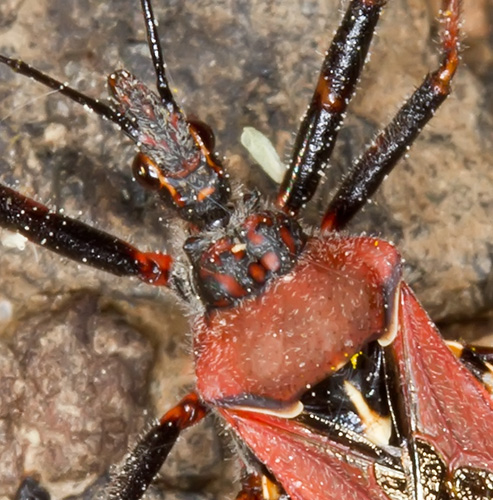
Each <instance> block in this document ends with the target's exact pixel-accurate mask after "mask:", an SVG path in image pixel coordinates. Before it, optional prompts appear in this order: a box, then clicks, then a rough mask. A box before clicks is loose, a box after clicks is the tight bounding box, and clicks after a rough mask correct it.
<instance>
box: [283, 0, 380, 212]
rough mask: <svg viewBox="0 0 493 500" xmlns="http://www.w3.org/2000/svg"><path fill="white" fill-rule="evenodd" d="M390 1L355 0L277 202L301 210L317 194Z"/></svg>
mask: <svg viewBox="0 0 493 500" xmlns="http://www.w3.org/2000/svg"><path fill="white" fill-rule="evenodd" d="M384 4H385V1H384V0H353V1H351V3H350V4H349V7H348V10H347V12H346V14H345V16H344V19H343V21H342V23H341V25H340V26H339V29H338V30H337V33H336V35H335V37H334V40H333V41H332V43H331V45H330V48H329V50H328V51H327V54H326V56H325V60H324V62H323V65H322V70H321V72H320V76H319V79H318V83H317V87H316V89H315V93H314V95H313V98H312V101H311V103H310V106H309V107H308V110H307V112H306V115H305V117H304V119H303V121H302V123H301V126H300V129H299V131H298V135H297V137H296V141H295V145H294V150H293V156H292V159H291V163H290V165H289V169H288V171H287V172H286V175H285V176H284V180H283V182H282V184H281V188H280V190H279V194H278V196H277V202H276V203H277V206H278V207H279V208H282V209H283V210H284V211H285V212H287V213H291V214H295V213H296V212H298V210H299V209H300V208H301V207H302V206H303V205H304V204H305V203H307V202H308V201H310V199H311V198H312V196H313V195H314V194H315V190H316V189H317V186H318V183H319V181H320V177H321V174H322V172H323V170H324V169H325V167H326V164H327V161H328V160H329V157H330V155H331V153H332V150H333V149H334V144H335V140H336V137H337V133H338V131H339V128H340V126H341V124H342V121H343V119H344V113H345V111H346V108H347V105H348V103H349V101H350V100H351V97H352V96H353V94H354V90H355V88H356V84H357V83H358V78H359V75H360V73H361V70H362V69H363V65H364V63H365V59H366V56H367V54H368V48H369V46H370V42H371V40H372V38H373V32H374V30H375V25H376V24H377V21H378V19H379V16H380V12H381V10H382V7H383V5H384Z"/></svg>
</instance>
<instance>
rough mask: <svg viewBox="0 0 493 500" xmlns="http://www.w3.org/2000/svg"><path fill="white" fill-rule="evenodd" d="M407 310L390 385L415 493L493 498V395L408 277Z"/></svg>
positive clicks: (395, 348)
mask: <svg viewBox="0 0 493 500" xmlns="http://www.w3.org/2000/svg"><path fill="white" fill-rule="evenodd" d="M399 315H400V317H399V326H400V328H399V332H398V336H397V338H396V340H395V341H394V342H393V343H392V345H391V346H390V350H391V352H392V354H391V355H392V357H393V361H392V362H391V364H392V363H393V362H395V366H396V372H397V373H396V376H395V378H394V380H393V386H391V388H390V390H391V391H392V390H394V391H395V394H398V395H397V399H399V398H400V410H401V411H399V412H397V413H396V415H397V419H398V420H399V419H401V421H400V422H399V426H401V427H402V430H403V434H404V435H405V436H407V437H408V441H407V446H408V450H409V455H410V458H411V464H412V466H411V468H412V471H411V474H412V476H413V477H414V485H413V489H414V491H415V495H416V496H415V498H418V499H420V498H427V499H428V498H429V499H435V498H442V495H443V494H447V493H448V492H449V490H450V493H452V494H453V496H452V497H453V498H461V499H467V500H473V499H474V500H479V499H490V498H493V472H491V471H493V401H492V399H491V396H490V394H489V393H488V391H487V390H486V388H485V387H484V386H483V385H482V384H480V383H479V382H478V381H477V380H476V379H475V378H474V377H473V375H472V374H471V373H470V372H469V371H468V370H467V369H466V367H465V366H464V365H462V364H461V363H460V361H458V360H457V358H456V357H455V356H454V355H453V354H452V352H451V351H450V350H449V349H448V348H447V347H446V345H445V344H444V342H443V340H442V338H441V336H440V334H439V332H438V331H437V329H436V327H435V326H434V325H433V323H432V322H431V321H430V319H429V317H428V316H427V314H426V312H425V311H424V310H423V308H422V307H421V306H420V304H419V302H418V301H417V299H416V297H415V296H414V294H413V292H412V291H411V290H410V289H409V287H408V286H407V285H405V284H403V285H402V292H401V298H400V312H399ZM395 394H394V395H395ZM391 397H392V395H391ZM430 492H431V493H430ZM433 492H435V494H433Z"/></svg>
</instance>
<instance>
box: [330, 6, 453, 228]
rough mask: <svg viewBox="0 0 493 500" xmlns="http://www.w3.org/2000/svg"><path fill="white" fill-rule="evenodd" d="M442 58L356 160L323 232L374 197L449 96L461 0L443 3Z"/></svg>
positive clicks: (340, 225)
mask: <svg viewBox="0 0 493 500" xmlns="http://www.w3.org/2000/svg"><path fill="white" fill-rule="evenodd" d="M441 22H442V24H443V29H442V47H443V56H442V60H441V62H440V66H439V67H438V69H437V70H435V71H433V72H432V73H428V74H427V75H426V77H425V79H424V81H423V83H422V84H421V85H420V86H419V87H418V88H417V89H416V91H415V92H414V93H413V95H412V96H411V97H410V98H409V100H408V101H407V102H406V103H404V105H403V106H402V108H401V109H400V110H399V111H398V112H397V114H396V115H395V117H394V119H393V120H392V121H391V122H390V124H389V125H387V127H386V128H384V129H383V130H382V131H381V132H380V133H379V134H378V135H377V137H376V138H375V140H374V141H373V144H372V145H371V146H370V147H369V148H368V149H367V150H366V151H365V152H364V153H363V155H362V156H360V158H358V159H357V160H356V161H355V162H354V164H353V166H352V169H351V171H350V173H349V175H348V176H347V177H346V179H345V180H344V182H343V183H342V185H341V187H340V188H339V190H338V191H337V193H336V194H335V196H334V198H333V199H332V201H331V202H330V204H329V208H328V209H327V212H326V213H325V216H324V218H323V220H322V229H323V230H338V229H342V228H343V227H344V226H345V225H346V224H347V223H348V222H349V221H350V220H351V218H352V217H353V216H354V215H355V214H356V213H357V212H358V211H359V210H360V209H361V207H362V206H363V205H364V204H365V203H366V201H367V200H368V199H369V198H370V197H371V196H372V195H373V193H375V191H376V190H377V188H378V187H379V186H380V184H381V183H382V181H383V179H384V178H385V176H386V175H388V174H389V173H390V171H391V170H392V169H393V168H394V166H395V165H396V163H397V162H398V161H399V159H400V158H401V157H402V156H403V155H404V154H405V153H406V151H407V150H408V149H409V147H410V146H411V144H412V143H413V142H414V140H415V139H416V137H417V136H418V135H419V133H420V132H421V130H422V128H423V127H424V126H425V125H426V123H427V122H428V121H429V120H430V118H431V117H432V116H433V115H434V113H435V111H436V110H437V109H438V107H439V106H440V104H442V102H443V101H444V100H445V99H446V97H447V96H448V94H449V93H450V82H451V80H452V77H453V76H454V74H455V71H456V68H457V65H458V62H459V24H460V0H444V1H443V4H442V10H441Z"/></svg>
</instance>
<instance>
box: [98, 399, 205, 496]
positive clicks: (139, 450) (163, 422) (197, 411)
mask: <svg viewBox="0 0 493 500" xmlns="http://www.w3.org/2000/svg"><path fill="white" fill-rule="evenodd" d="M208 413H209V409H208V408H207V407H206V406H204V405H203V404H202V402H201V400H200V398H199V397H198V395H197V394H195V393H194V392H191V393H190V394H188V395H187V396H185V397H184V398H183V399H182V400H181V401H180V402H179V403H178V404H177V405H176V406H175V407H174V408H172V409H171V410H170V411H168V412H167V413H166V414H165V415H164V416H163V417H161V419H160V420H159V421H157V422H156V423H155V424H154V425H153V426H152V427H151V428H150V429H149V430H148V431H147V432H146V433H145V434H144V435H143V436H142V437H141V438H140V440H139V442H138V443H137V445H136V446H135V447H134V448H133V450H131V451H130V453H128V455H127V456H126V457H125V458H124V462H123V465H122V466H121V467H120V468H119V470H118V471H117V472H116V474H115V475H114V476H113V477H112V479H111V483H110V486H109V487H108V498H109V499H122V500H123V499H125V500H138V499H139V498H141V497H142V496H143V494H144V493H145V490H146V489H147V487H148V486H149V484H150V483H151V482H152V480H153V479H154V477H155V476H156V475H157V473H158V472H159V469H160V468H161V466H162V465H163V463H164V461H165V460H166V457H167V456H168V454H169V452H170V451H171V448H173V445H174V444H175V443H176V440H177V439H178V436H179V435H180V433H181V432H182V431H184V430H185V429H188V428H189V427H191V426H193V425H195V424H196V423H198V422H200V421H201V420H202V419H203V418H204V417H205V416H206V415H207V414H208Z"/></svg>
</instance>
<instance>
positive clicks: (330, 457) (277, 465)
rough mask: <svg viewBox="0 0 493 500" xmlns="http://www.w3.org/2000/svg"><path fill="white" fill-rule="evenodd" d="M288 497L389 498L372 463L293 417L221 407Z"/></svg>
mask: <svg viewBox="0 0 493 500" xmlns="http://www.w3.org/2000/svg"><path fill="white" fill-rule="evenodd" d="M221 414H222V415H223V416H224V417H225V419H226V420H227V421H228V422H229V423H230V424H231V426H232V427H233V428H234V429H235V430H236V432H238V434H240V435H241V439H242V440H243V441H244V442H245V443H246V444H247V445H248V446H249V447H250V448H251V449H252V450H253V451H254V453H255V455H256V456H257V458H258V459H259V460H260V461H261V462H262V463H264V464H265V465H266V466H267V468H268V469H269V470H270V471H271V472H272V473H273V475H274V476H275V477H276V479H277V480H278V481H279V482H280V483H281V484H282V486H283V488H284V489H285V491H286V493H287V494H288V495H289V497H290V498H291V499H292V500H341V499H343V500H389V497H388V496H387V495H386V494H385V493H384V491H383V490H382V489H381V487H380V485H379V484H378V483H377V479H376V475H375V470H374V467H375V462H374V461H373V460H372V459H370V458H369V457H368V456H365V455H364V454H363V453H358V452H357V451H355V449H353V448H352V447H351V446H350V444H342V443H337V442H335V441H333V440H331V439H330V438H328V437H326V436H323V435H322V434H319V433H317V432H312V431H310V430H309V429H307V428H306V427H303V426H301V425H299V424H297V423H296V422H294V421H292V420H287V419H282V418H277V417H273V416H270V415H261V414H253V413H249V412H232V411H229V410H222V411H221Z"/></svg>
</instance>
